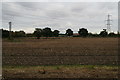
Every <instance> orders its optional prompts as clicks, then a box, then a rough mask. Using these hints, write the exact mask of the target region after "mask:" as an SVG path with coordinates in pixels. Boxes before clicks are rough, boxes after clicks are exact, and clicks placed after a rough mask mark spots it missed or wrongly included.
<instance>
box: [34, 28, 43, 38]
mask: <svg viewBox="0 0 120 80" xmlns="http://www.w3.org/2000/svg"><path fill="white" fill-rule="evenodd" d="M33 35H35V36H36V37H37V39H40V37H41V36H42V29H39V28H36V29H35V31H34V33H33Z"/></svg>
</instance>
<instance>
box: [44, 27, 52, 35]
mask: <svg viewBox="0 0 120 80" xmlns="http://www.w3.org/2000/svg"><path fill="white" fill-rule="evenodd" d="M42 35H43V36H45V37H51V36H52V31H51V28H48V27H47V28H44V29H43V31H42Z"/></svg>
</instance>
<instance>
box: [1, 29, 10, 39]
mask: <svg viewBox="0 0 120 80" xmlns="http://www.w3.org/2000/svg"><path fill="white" fill-rule="evenodd" d="M1 32H2V37H3V38H8V37H9V31H8V30H3V29H1Z"/></svg>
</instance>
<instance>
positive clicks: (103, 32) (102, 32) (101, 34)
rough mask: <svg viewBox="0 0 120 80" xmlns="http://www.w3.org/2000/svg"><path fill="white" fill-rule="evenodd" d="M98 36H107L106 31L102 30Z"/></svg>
mask: <svg viewBox="0 0 120 80" xmlns="http://www.w3.org/2000/svg"><path fill="white" fill-rule="evenodd" d="M99 35H100V36H101V37H106V36H107V35H108V32H107V31H106V29H103V31H101V32H100V34H99Z"/></svg>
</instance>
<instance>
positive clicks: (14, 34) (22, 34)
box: [13, 31, 26, 37]
mask: <svg viewBox="0 0 120 80" xmlns="http://www.w3.org/2000/svg"><path fill="white" fill-rule="evenodd" d="M25 36H26V33H25V32H24V31H15V32H14V33H13V37H25Z"/></svg>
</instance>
